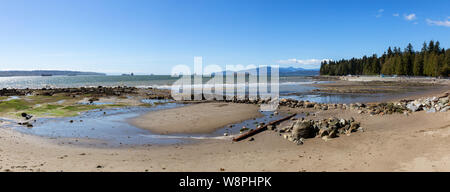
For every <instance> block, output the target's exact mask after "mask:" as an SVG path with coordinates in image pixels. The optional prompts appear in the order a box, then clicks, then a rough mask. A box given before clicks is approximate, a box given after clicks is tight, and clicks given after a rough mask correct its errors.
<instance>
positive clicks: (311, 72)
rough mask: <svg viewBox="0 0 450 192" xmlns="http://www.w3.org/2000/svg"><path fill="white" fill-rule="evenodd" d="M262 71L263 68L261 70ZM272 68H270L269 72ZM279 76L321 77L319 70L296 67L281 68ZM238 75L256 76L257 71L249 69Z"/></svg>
mask: <svg viewBox="0 0 450 192" xmlns="http://www.w3.org/2000/svg"><path fill="white" fill-rule="evenodd" d="M259 69H261V68H259ZM270 69H271V68H270V67H268V70H270ZM278 71H279V74H280V76H315V75H319V69H303V68H300V67H298V68H296V67H280V68H279V70H278ZM237 72H238V73H248V74H252V75H255V69H247V70H242V71H237Z"/></svg>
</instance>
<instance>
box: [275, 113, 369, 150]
mask: <svg viewBox="0 0 450 192" xmlns="http://www.w3.org/2000/svg"><path fill="white" fill-rule="evenodd" d="M270 129H272V127H271V128H269V130H270ZM273 130H275V131H278V132H279V133H280V135H282V136H283V137H284V138H285V139H287V140H289V141H292V142H294V143H296V144H299V145H300V144H303V140H304V139H307V138H313V137H320V138H322V139H324V140H327V139H329V138H335V137H339V136H340V135H350V134H351V133H352V132H355V131H363V128H362V127H360V123H359V122H356V121H355V120H354V119H353V118H351V119H338V118H336V117H332V118H329V119H322V120H315V121H313V120H305V119H303V118H302V119H297V120H295V121H293V122H292V123H291V124H290V125H289V126H286V127H283V128H280V129H273Z"/></svg>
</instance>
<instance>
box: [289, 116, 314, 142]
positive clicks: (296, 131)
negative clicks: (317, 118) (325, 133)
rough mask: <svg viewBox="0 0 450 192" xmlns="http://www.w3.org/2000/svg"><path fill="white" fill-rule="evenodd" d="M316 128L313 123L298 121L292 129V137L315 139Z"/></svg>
mask: <svg viewBox="0 0 450 192" xmlns="http://www.w3.org/2000/svg"><path fill="white" fill-rule="evenodd" d="M314 136H315V133H314V127H313V124H312V123H311V121H308V120H303V121H302V120H298V121H297V122H296V123H295V124H294V126H293V127H292V137H293V138H294V139H297V140H298V139H300V138H311V137H314Z"/></svg>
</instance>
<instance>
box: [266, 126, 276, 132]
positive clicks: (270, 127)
mask: <svg viewBox="0 0 450 192" xmlns="http://www.w3.org/2000/svg"><path fill="white" fill-rule="evenodd" d="M274 129H275V126H274V125H268V126H267V130H271V131H272V130H274Z"/></svg>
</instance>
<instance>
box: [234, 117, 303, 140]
mask: <svg viewBox="0 0 450 192" xmlns="http://www.w3.org/2000/svg"><path fill="white" fill-rule="evenodd" d="M295 115H297V113H294V114H292V115H289V116H286V117H283V118H281V119H278V120H275V121H271V122H269V123H267V124H265V125H263V126H261V127H260V128H257V129H254V130H251V131H249V132H247V133H244V134H242V135H239V136H237V137H235V138H233V141H241V140H243V139H246V138H248V137H250V136H253V135H255V134H258V133H260V132H262V131H265V130H266V129H267V126H269V125H275V124H278V123H281V122H282V121H286V120H288V119H290V118H292V117H294V116H295Z"/></svg>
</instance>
